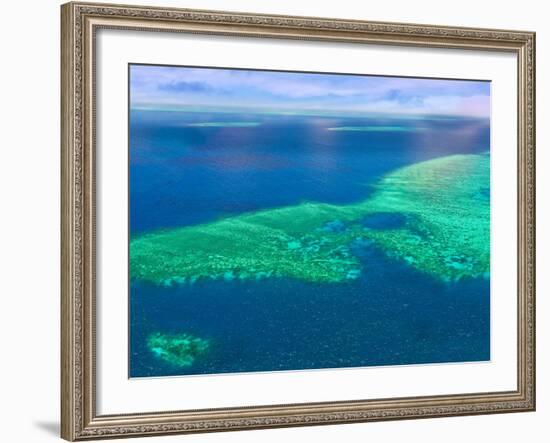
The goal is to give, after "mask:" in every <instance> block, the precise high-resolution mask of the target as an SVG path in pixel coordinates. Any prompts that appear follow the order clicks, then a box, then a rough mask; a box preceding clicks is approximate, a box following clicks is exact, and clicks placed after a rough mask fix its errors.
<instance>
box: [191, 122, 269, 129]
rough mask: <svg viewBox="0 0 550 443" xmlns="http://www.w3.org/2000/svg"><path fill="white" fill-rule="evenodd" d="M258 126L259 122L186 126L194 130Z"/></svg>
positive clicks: (210, 123)
mask: <svg viewBox="0 0 550 443" xmlns="http://www.w3.org/2000/svg"><path fill="white" fill-rule="evenodd" d="M260 124H261V123H260V122H202V123H189V124H187V125H186V126H192V127H195V128H253V127H256V126H259V125H260Z"/></svg>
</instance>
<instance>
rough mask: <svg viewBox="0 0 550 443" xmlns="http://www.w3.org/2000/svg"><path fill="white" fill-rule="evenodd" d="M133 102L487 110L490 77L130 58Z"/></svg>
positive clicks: (481, 113) (151, 105)
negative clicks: (344, 71) (414, 75)
mask: <svg viewBox="0 0 550 443" xmlns="http://www.w3.org/2000/svg"><path fill="white" fill-rule="evenodd" d="M130 103H131V107H132V108H133V109H139V108H141V109H143V108H147V109H185V108H201V107H203V108H208V109H209V110H211V109H212V108H216V107H219V108H220V109H224V108H230V109H233V108H235V109H236V108H247V109H248V110H251V111H258V112H262V111H265V112H268V111H269V112H273V111H281V112H284V111H289V112H296V113H300V112H304V113H307V112H308V111H320V112H326V113H339V112H344V113H345V112H350V113H357V112H359V113H362V112H365V113H376V114H415V115H456V116H468V117H489V115H490V83H489V82H482V81H466V80H439V79H420V78H406V77H379V76H366V75H349V74H317V73H299V72H282V71H281V72H278V71H255V70H244V69H216V68H187V67H167V66H150V65H131V67H130Z"/></svg>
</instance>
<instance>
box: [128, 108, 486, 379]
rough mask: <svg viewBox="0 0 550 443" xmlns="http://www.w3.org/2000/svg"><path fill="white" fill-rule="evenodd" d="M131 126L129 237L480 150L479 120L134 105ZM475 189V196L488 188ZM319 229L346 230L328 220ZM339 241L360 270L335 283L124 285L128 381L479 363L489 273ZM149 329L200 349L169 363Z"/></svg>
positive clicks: (361, 190)
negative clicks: (423, 265)
mask: <svg viewBox="0 0 550 443" xmlns="http://www.w3.org/2000/svg"><path fill="white" fill-rule="evenodd" d="M365 120H367V121H365ZM239 122H240V123H241V124H239ZM251 122H254V124H250V123H251ZM229 123H230V124H229ZM330 128H379V129H377V130H376V129H374V130H373V129H368V130H363V129H362V130H339V131H334V130H332V131H331V130H330ZM391 128H406V129H405V130H402V129H399V130H392V129H391ZM130 134H131V149H130V161H131V169H130V189H131V192H130V200H131V207H130V215H131V217H130V227H131V235H132V238H138V237H139V236H141V235H144V234H147V233H149V232H158V230H167V229H172V228H178V227H181V226H195V225H199V224H202V223H209V222H213V221H216V220H219V219H220V218H224V217H231V216H237V215H239V214H247V213H253V212H256V211H259V210H266V209H270V208H278V207H286V206H291V205H297V204H301V203H303V202H323V203H331V204H338V205H342V204H354V203H356V202H359V201H362V200H364V199H367V198H369V197H370V196H372V195H373V192H374V189H375V185H376V183H377V182H379V180H380V179H381V178H382V177H384V176H385V175H386V174H388V173H391V172H392V171H396V170H398V169H399V168H402V167H405V166H407V165H411V164H415V163H419V162H421V161H424V160H429V159H431V158H436V157H442V156H446V155H453V154H471V153H474V154H475V153H482V152H486V151H487V149H488V146H489V127H488V124H487V122H485V121H480V120H473V119H448V118H447V119H437V118H434V119H429V118H427V119H423V120H414V121H411V120H403V121H386V120H381V119H353V118H342V119H335V118H318V117H299V116H262V115H230V116H228V115H216V114H205V113H190V114H189V113H175V112H169V113H166V112H162V113H161V112H151V111H148V112H146V111H138V112H136V111H134V112H133V113H132V115H131V133H130ZM465 179H467V177H466V178H465ZM442 192H444V190H442ZM476 195H477V197H476V196H475V195H474V196H472V198H474V199H475V198H479V199H487V198H488V189H482V190H479V192H478V194H476ZM288 222H289V223H290V224H292V220H289V221H288ZM361 223H362V224H363V225H364V226H365V228H367V229H372V230H375V231H384V230H388V229H399V228H400V227H402V226H403V225H404V224H405V223H406V219H405V217H404V216H403V215H399V214H396V213H384V212H380V213H376V214H373V215H369V216H366V217H365V218H364V219H362V220H361ZM323 229H327V230H328V231H331V232H335V233H338V231H339V230H341V229H345V226H341V225H340V224H339V223H338V221H337V220H336V221H333V222H332V223H331V224H327V225H326V226H324V227H323ZM464 229H465V232H467V229H468V227H467V226H465V228H464ZM352 249H353V250H352V253H353V255H354V257H355V258H357V259H358V260H359V261H360V262H361V263H363V264H364V265H365V266H363V267H362V269H363V272H362V273H361V274H360V276H359V277H358V278H355V279H352V280H346V281H344V282H341V283H337V284H327V283H322V282H311V281H309V282H308V281H302V280H299V279H293V278H288V277H272V278H263V279H261V280H259V281H256V280H239V279H229V278H225V279H219V280H216V281H211V280H198V281H196V282H195V283H193V284H174V285H172V286H163V285H155V284H152V283H149V282H146V281H142V280H139V279H131V281H130V289H131V295H130V316H131V324H130V375H131V376H133V377H143V376H159V375H185V374H210V373H227V372H250V371H273V370H299V369H314V368H334V367H354V366H372V365H396V364H418V363H441V362H463V361H483V360H488V359H489V357H490V347H489V343H490V335H489V330H490V317H489V311H490V309H489V305H490V303H489V281H488V279H486V278H469V279H462V280H459V281H453V282H444V281H441V279H438V278H436V277H434V276H433V275H430V274H429V273H426V272H421V271H419V270H418V269H416V268H415V267H414V266H411V265H410V264H409V263H407V262H406V261H404V260H402V259H399V258H398V257H393V258H392V257H389V256H388V255H387V254H385V253H384V251H382V250H380V249H379V247H377V246H376V245H374V244H370V243H368V242H367V243H364V244H357V245H355V246H354V247H353V248H352ZM459 264H460V263H459ZM154 334H164V336H166V337H181V336H182V334H183V335H187V336H192V337H197V338H200V339H201V340H204V343H207V345H206V346H204V349H202V348H201V349H198V348H195V349H194V350H193V352H194V353H195V354H196V355H195V357H196V358H193V359H191V360H192V361H191V362H190V360H189V359H180V360H179V361H180V364H178V363H177V361H176V362H175V361H174V359H171V360H170V359H167V358H163V356H162V352H159V349H157V348H155V349H156V351H155V350H152V349H151V346H150V337H151V336H152V335H154ZM201 343H202V342H201ZM184 361H185V364H183V363H182V362H184Z"/></svg>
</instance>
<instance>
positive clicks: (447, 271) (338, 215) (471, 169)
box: [130, 155, 490, 286]
mask: <svg viewBox="0 0 550 443" xmlns="http://www.w3.org/2000/svg"><path fill="white" fill-rule="evenodd" d="M488 188H489V157H488V156H486V155H454V156H449V157H443V158H438V159H434V160H429V161H425V162H421V163H416V164H414V165H411V166H407V167H404V168H401V169H399V170H397V171H395V172H392V173H390V174H388V175H386V176H385V177H383V178H382V179H381V180H380V181H379V182H378V183H377V184H376V186H375V190H374V193H373V195H372V196H371V197H370V198H368V199H367V200H364V201H362V202H359V203H355V204H350V205H333V204H327V203H311V202H307V203H303V204H300V205H297V206H290V207H283V208H275V209H268V210H262V211H258V212H254V213H247V214H242V215H238V216H233V217H228V218H226V219H222V220H219V221H215V222H212V223H205V224H201V225H196V226H188V227H183V228H177V229H171V230H167V231H161V232H154V233H150V234H146V235H143V236H141V237H138V238H135V239H133V240H131V243H130V272H131V278H132V279H137V280H147V281H150V282H153V283H156V284H159V285H167V286H170V285H174V284H195V283H196V282H197V281H200V280H202V279H223V280H226V281H233V280H246V279H257V280H260V279H263V278H269V277H290V278H297V279H301V280H305V281H311V282H327V283H337V282H346V281H352V280H355V279H357V278H359V277H360V276H361V274H362V272H364V270H365V269H364V267H368V263H362V262H361V261H360V260H359V258H358V256H357V254H354V252H353V249H354V248H355V249H356V248H357V245H360V244H365V245H367V244H369V245H370V244H374V245H376V246H377V247H379V248H381V249H382V250H383V251H384V252H385V253H386V254H387V255H388V256H389V257H391V258H393V259H396V260H400V261H403V262H405V263H407V264H409V265H410V266H413V267H415V268H416V269H417V270H419V271H421V272H425V273H429V274H431V275H433V276H434V277H436V278H438V279H441V280H445V281H454V280H459V279H461V278H467V277H480V276H481V277H488V276H489V249H490V247H489V237H490V217H489V215H490V212H489V199H487V198H478V196H479V195H484V194H486V193H487V192H486V190H487V189H488ZM381 214H382V215H381ZM392 215H394V217H395V219H396V220H398V221H399V223H397V222H395V221H394V222H391V223H388V226H387V227H386V228H384V226H383V223H376V224H375V225H374V226H373V225H372V224H371V226H370V227H369V223H368V222H367V223H365V220H367V221H368V220H369V217H374V219H376V218H378V220H379V219H380V217H385V218H387V219H388V220H390V221H391V220H392ZM370 220H371V223H372V218H371V219H370Z"/></svg>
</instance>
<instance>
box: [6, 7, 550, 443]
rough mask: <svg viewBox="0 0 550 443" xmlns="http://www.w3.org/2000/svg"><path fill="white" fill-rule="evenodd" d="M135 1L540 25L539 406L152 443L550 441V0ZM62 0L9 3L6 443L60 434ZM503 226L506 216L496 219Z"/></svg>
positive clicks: (453, 22)
mask: <svg viewBox="0 0 550 443" xmlns="http://www.w3.org/2000/svg"><path fill="white" fill-rule="evenodd" d="M128 1H129V2H130V3H134V4H151V3H153V4H155V3H156V4H157V5H163V6H176V7H189V8H208V9H221V10H235V11H249V12H262V13H278V14H290V15H315V16H326V17H341V18H354V19H365V20H379V21H398V22H399V21H402V22H412V23H430V24H441V25H443V24H445V25H458V26H477V27H491V28H504V29H507V28H508V29H525V30H530V31H536V32H537V52H538V59H537V77H538V84H537V108H538V118H537V121H538V128H537V130H538V134H537V146H538V153H537V164H538V171H539V174H538V179H537V187H538V198H537V200H538V201H537V204H538V211H537V212H538V226H539V229H538V233H537V234H538V241H537V246H538V263H539V265H538V284H537V290H538V307H537V311H538V324H537V342H538V361H537V371H538V411H537V412H536V413H528V414H506V415H493V416H479V417H461V418H447V419H429V420H413V421H400V422H399V421H398V422H387V423H370V424H354V425H340V426H324V427H313V428H294V429H277V430H269V431H247V432H234V433H223V434H204V435H194V436H186V437H182V436H174V437H159V438H152V439H148V440H144V439H140V441H147V442H151V443H153V442H156V441H159V442H162V441H165V442H167V443H168V442H174V441H185V442H190V443H192V442H193V443H212V442H243V443H246V442H256V441H258V440H261V441H262V442H267V443H268V442H279V441H281V440H283V441H303V440H306V441H307V440H310V439H311V440H318V441H327V442H328V441H346V442H364V441H367V440H369V441H385V442H393V441H400V440H405V439H406V440H407V441H409V442H417V441H418V442H423V443H429V442H438V443H439V442H441V441H445V442H449V443H452V442H465V441H474V442H476V441H487V440H490V441H498V442H513V441H520V440H525V441H531V442H540V441H547V440H546V439H547V438H548V437H547V435H544V433H546V434H547V433H548V428H549V425H548V420H550V381H548V374H550V353H548V352H545V351H546V350H548V349H549V341H550V321H547V322H545V321H544V319H545V316H547V315H550V301H549V299H548V298H547V297H545V295H546V294H547V292H548V290H549V288H550V282H549V278H548V272H545V264H547V263H549V262H550V242H549V239H550V235H549V233H548V231H546V230H545V229H544V227H545V226H547V225H548V224H549V223H550V204H549V203H548V202H549V201H550V199H548V196H547V195H546V192H545V191H546V190H547V189H549V188H550V172H549V170H548V168H550V154H549V152H548V146H549V145H550V130H549V129H548V125H545V121H546V120H548V119H550V84H549V83H548V81H547V79H548V78H550V56H549V55H548V54H550V52H549V46H550V30H549V28H548V25H547V20H548V18H550V17H549V14H548V13H547V10H546V5H545V2H542V1H537V0H523V1H521V2H519V1H516V2H508V1H505V0H501V1H485V2H480V1H475V0H462V1H461V2H460V3H458V2H447V3H446V2H441V1H435V0H433V1H431V0H413V1H408V0H388V1H377V2H375V1H370V2H360V1H357V0H338V1H333V2H320V1H319V0H317V1H308V0H262V1H261V2H250V1H246V0H230V1H228V0H225V1H224V0H179V1H178V0H172V1H169V0H146V1H139V0H128ZM59 4H60V2H59V1H58V0H27V1H20V2H6V3H5V4H3V5H2V6H3V7H2V18H3V20H2V25H1V26H0V34H1V35H0V37H1V38H0V45H1V46H0V60H1V66H0V78H1V81H0V114H1V119H0V122H1V126H0V149H1V150H2V151H1V152H2V157H1V161H0V192H1V200H0V201H1V208H2V213H1V218H0V223H1V225H0V226H1V229H0V276H1V278H0V297H2V299H3V304H2V305H1V306H2V308H1V309H0V412H1V414H2V415H1V417H2V430H1V431H0V432H1V435H2V437H0V439H1V440H2V441H3V442H7V443H11V442H33V443H34V442H48V441H56V440H57V438H58V437H57V434H58V432H59V424H58V422H59V400H58V398H59V395H58V392H59ZM496 222H497V223H498V220H497V221H496Z"/></svg>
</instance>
